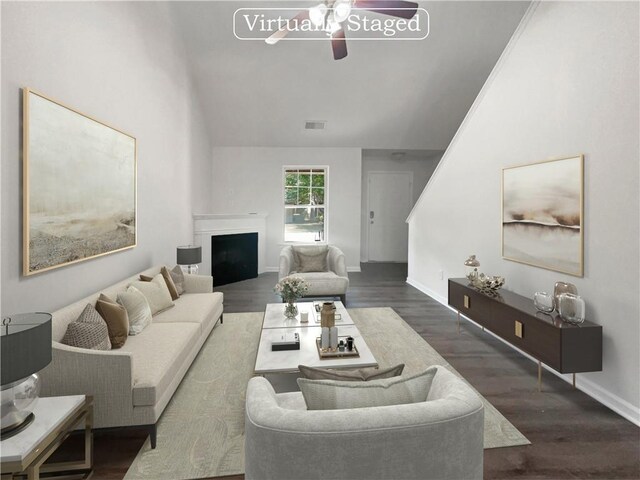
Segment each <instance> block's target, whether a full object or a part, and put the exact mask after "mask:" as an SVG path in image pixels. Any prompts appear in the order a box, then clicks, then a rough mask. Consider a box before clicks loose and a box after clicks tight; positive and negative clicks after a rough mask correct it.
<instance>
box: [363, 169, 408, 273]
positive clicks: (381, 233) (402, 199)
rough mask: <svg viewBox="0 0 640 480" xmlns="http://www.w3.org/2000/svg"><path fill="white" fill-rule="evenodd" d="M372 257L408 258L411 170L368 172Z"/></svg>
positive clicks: (396, 259) (388, 260)
mask: <svg viewBox="0 0 640 480" xmlns="http://www.w3.org/2000/svg"><path fill="white" fill-rule="evenodd" d="M368 191H369V193H368V197H369V201H368V204H369V205H368V206H369V209H368V212H367V218H368V222H369V242H368V243H369V261H371V262H406V261H407V256H408V244H409V226H408V225H407V222H406V219H407V217H408V216H409V212H410V211H411V205H412V198H413V174H412V173H411V172H369V190H368Z"/></svg>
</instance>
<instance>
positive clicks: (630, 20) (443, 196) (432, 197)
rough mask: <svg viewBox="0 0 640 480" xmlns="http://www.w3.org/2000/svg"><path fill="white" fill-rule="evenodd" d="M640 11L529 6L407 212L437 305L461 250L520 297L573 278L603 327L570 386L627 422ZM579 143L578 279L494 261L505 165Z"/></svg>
mask: <svg viewBox="0 0 640 480" xmlns="http://www.w3.org/2000/svg"><path fill="white" fill-rule="evenodd" d="M638 17H639V6H638V4H637V3H630V2H629V3H623V2H619V3H618V2H615V3H608V2H543V3H539V4H538V3H536V4H533V5H532V7H531V8H530V9H529V11H528V12H527V14H526V15H525V17H524V18H523V21H522V23H521V25H520V27H519V28H518V29H517V31H516V33H515V34H514V37H513V38H512V39H511V42H510V43H509V45H508V46H507V48H506V50H505V52H504V53H503V55H502V57H501V59H500V60H499V61H498V63H497V65H496V67H495V69H494V71H493V72H492V74H491V76H490V77H489V79H488V80H487V83H486V85H485V86H484V88H483V90H482V91H481V93H480V95H479V96H478V98H477V99H476V101H475V103H474V105H473V107H472V108H471V110H470V112H469V113H468V114H467V117H466V119H465V121H464V122H463V124H462V126H461V127H460V129H459V130H458V132H457V134H456V136H455V137H454V140H453V141H452V143H451V145H450V146H449V148H448V150H447V151H446V153H445V155H444V157H443V159H442V161H441V162H440V165H439V166H438V168H437V170H436V172H435V173H434V174H433V176H432V177H431V180H430V182H429V184H428V185H427V187H426V188H425V190H424V192H423V194H422V196H421V198H420V199H419V200H418V202H417V204H416V206H415V208H414V210H413V212H412V213H411V215H410V217H409V219H408V222H409V278H408V282H409V283H411V284H412V285H414V286H416V287H418V288H420V289H421V290H423V291H424V292H426V293H429V294H430V295H432V296H433V297H435V298H437V299H438V300H440V301H442V302H443V303H446V296H447V281H446V280H447V278H448V277H460V276H462V275H463V274H464V266H463V261H464V260H465V259H466V258H467V256H468V255H469V254H476V255H477V256H478V258H479V259H480V261H481V263H482V267H481V270H482V271H484V272H486V273H488V274H499V275H504V276H505V277H506V279H507V283H506V286H505V288H507V289H509V290H513V291H515V292H517V293H520V294H522V295H526V296H530V297H533V293H534V292H536V291H538V290H546V291H548V290H549V289H552V288H553V285H554V283H555V282H556V281H558V280H564V281H569V282H572V283H575V284H576V285H577V287H578V290H579V292H580V293H581V294H582V295H583V296H584V297H585V299H586V302H587V315H588V317H589V319H590V320H592V321H594V322H596V323H599V324H601V325H602V326H603V331H604V343H603V351H604V369H603V371H602V372H598V373H589V374H580V375H579V379H578V388H581V389H582V390H584V391H585V392H587V393H588V394H590V395H592V396H593V397H595V398H597V399H598V400H600V401H601V402H602V403H604V404H606V405H608V406H609V407H610V408H612V409H614V410H615V411H617V412H618V413H620V414H621V415H623V416H625V417H626V418H628V419H630V420H631V421H633V422H635V423H636V424H639V423H640V356H639V350H640V348H639V338H640V309H639V303H640V302H639V298H638V292H639V289H640V285H639V261H640V259H639V245H638V238H639V221H638V220H639V201H640V200H639V182H638V177H639V168H638V165H639V157H640V153H639V152H640V147H639V128H640V125H639V105H638V104H639V74H638V58H639V48H638V38H639V34H638V23H639V22H638ZM580 153H582V154H584V156H585V175H584V176H585V188H584V191H585V218H584V225H585V237H584V262H585V263H584V265H585V274H584V277H583V278H577V277H571V276H568V275H564V274H560V273H557V272H552V271H548V270H543V269H540V268H536V267H531V266H526V265H522V264H519V263H515V262H511V261H507V260H504V259H503V258H502V256H501V208H502V207H501V175H502V168H503V167H506V166H512V165H518V164H524V163H532V162H536V161H541V160H545V159H549V158H554V157H566V156H571V155H575V154H580ZM441 272H442V277H443V278H442V279H441Z"/></svg>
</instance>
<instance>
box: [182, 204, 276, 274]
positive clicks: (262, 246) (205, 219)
mask: <svg viewBox="0 0 640 480" xmlns="http://www.w3.org/2000/svg"><path fill="white" fill-rule="evenodd" d="M266 218H267V214H266V213H239V214H229V213H207V214H201V213H197V214H193V241H194V244H195V245H199V246H201V247H202V263H201V264H200V269H199V273H201V274H203V275H211V237H213V236H216V235H231V234H234V233H257V234H258V273H263V272H264V271H265V261H266V258H265V257H266V241H265V238H266Z"/></svg>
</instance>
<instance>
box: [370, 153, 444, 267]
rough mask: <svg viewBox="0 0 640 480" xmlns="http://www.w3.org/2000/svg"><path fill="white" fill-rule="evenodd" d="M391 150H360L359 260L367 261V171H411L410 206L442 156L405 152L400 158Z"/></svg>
mask: <svg viewBox="0 0 640 480" xmlns="http://www.w3.org/2000/svg"><path fill="white" fill-rule="evenodd" d="M391 153H392V151H391V150H389V151H388V152H381V151H365V150H363V152H362V211H361V215H360V239H361V240H360V261H361V262H367V261H368V251H369V245H368V240H369V237H368V235H367V232H368V229H369V210H368V206H367V202H368V195H369V182H368V178H369V172H411V173H412V174H413V199H412V203H411V206H412V207H413V205H414V204H415V202H416V201H417V200H418V198H419V197H420V194H421V193H422V190H424V187H425V185H426V184H427V182H428V181H429V178H431V174H432V173H433V171H434V170H435V169H436V166H437V165H438V162H439V161H440V159H441V158H442V152H441V153H436V154H433V153H432V154H430V155H428V154H426V153H425V154H421V155H418V154H413V153H411V154H407V155H405V156H404V157H402V158H400V159H396V158H393V157H392V156H391Z"/></svg>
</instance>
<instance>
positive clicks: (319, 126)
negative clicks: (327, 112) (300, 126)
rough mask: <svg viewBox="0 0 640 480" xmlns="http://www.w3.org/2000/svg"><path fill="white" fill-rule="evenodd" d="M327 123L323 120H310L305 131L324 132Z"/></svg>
mask: <svg viewBox="0 0 640 480" xmlns="http://www.w3.org/2000/svg"><path fill="white" fill-rule="evenodd" d="M326 124H327V122H325V121H323V120H313V121H312V120H308V121H306V122H305V124H304V128H305V130H324V126H325V125H326Z"/></svg>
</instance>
